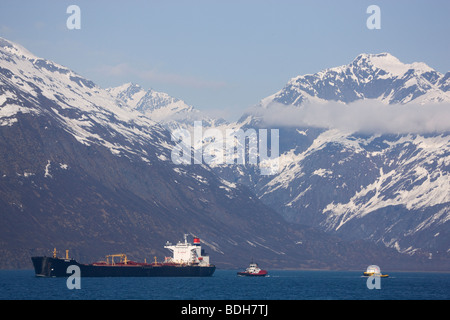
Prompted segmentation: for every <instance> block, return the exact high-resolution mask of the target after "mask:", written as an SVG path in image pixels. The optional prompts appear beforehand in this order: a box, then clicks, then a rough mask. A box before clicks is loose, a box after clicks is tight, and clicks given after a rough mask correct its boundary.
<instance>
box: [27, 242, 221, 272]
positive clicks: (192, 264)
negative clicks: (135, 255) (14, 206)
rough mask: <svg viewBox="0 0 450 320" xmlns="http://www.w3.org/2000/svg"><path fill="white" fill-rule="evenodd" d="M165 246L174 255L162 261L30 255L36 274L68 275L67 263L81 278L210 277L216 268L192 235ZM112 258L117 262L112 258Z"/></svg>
mask: <svg viewBox="0 0 450 320" xmlns="http://www.w3.org/2000/svg"><path fill="white" fill-rule="evenodd" d="M164 248H166V249H168V250H169V251H172V253H173V257H166V259H165V260H164V262H158V261H157V260H156V257H155V262H153V263H147V262H146V261H145V262H135V261H131V260H128V258H127V256H126V255H125V254H112V255H108V256H106V261H99V262H94V263H91V264H83V263H79V262H77V261H76V260H74V259H71V258H69V252H68V250H66V257H65V258H59V257H57V256H56V249H55V250H54V252H53V257H47V256H43V257H42V256H40V257H32V258H31V260H32V261H33V265H34V270H35V275H36V277H67V276H68V275H69V274H68V273H67V269H68V267H69V266H73V265H75V266H78V267H79V268H80V273H81V275H80V276H81V277H209V276H212V275H213V273H214V271H215V270H216V267H215V266H214V265H213V264H210V263H209V256H208V255H206V254H205V252H204V250H203V249H202V248H201V245H200V239H199V238H197V237H194V243H193V244H191V243H189V242H188V241H187V235H185V236H184V243H183V242H181V241H179V242H178V243H177V244H176V245H172V244H171V243H170V242H167V243H166V245H165V246H164ZM114 258H116V259H119V261H114Z"/></svg>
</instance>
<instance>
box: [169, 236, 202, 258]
mask: <svg viewBox="0 0 450 320" xmlns="http://www.w3.org/2000/svg"><path fill="white" fill-rule="evenodd" d="M164 248H166V249H169V250H170V251H172V253H173V257H172V258H166V261H165V262H166V263H167V262H173V263H180V264H198V265H200V266H208V265H209V256H207V255H203V254H204V252H202V247H201V245H200V239H199V238H197V237H194V243H193V244H191V243H189V242H188V241H187V234H185V235H184V243H183V242H181V241H178V243H177V244H176V245H172V244H171V243H170V242H169V241H167V242H166V245H165V246H164Z"/></svg>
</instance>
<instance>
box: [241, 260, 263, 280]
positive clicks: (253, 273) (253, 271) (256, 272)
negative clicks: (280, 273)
mask: <svg viewBox="0 0 450 320" xmlns="http://www.w3.org/2000/svg"><path fill="white" fill-rule="evenodd" d="M237 274H238V276H245V277H265V276H267V274H268V273H267V270H262V269H261V268H259V267H258V264H256V263H254V262H253V261H252V263H250V266H249V267H248V268H247V269H245V271H240V272H238V273H237Z"/></svg>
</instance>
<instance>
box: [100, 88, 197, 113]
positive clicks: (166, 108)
mask: <svg viewBox="0 0 450 320" xmlns="http://www.w3.org/2000/svg"><path fill="white" fill-rule="evenodd" d="M107 91H108V92H109V93H110V94H111V95H113V96H114V97H116V98H117V99H119V100H121V101H122V102H124V103H125V104H127V105H128V106H130V107H131V108H133V109H135V110H137V111H139V112H141V113H143V114H145V115H147V116H148V117H150V118H151V119H153V120H155V121H164V120H168V119H171V118H172V117H174V116H175V115H177V114H180V113H185V112H190V111H192V110H193V107H191V106H189V105H188V104H186V103H185V102H184V101H182V100H180V99H177V98H174V97H171V96H170V95H169V94H167V93H164V92H158V91H155V90H153V89H149V90H145V89H143V88H142V87H141V86H139V85H137V84H134V83H126V84H123V85H121V86H118V87H114V88H109V89H107Z"/></svg>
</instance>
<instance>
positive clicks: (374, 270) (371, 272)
mask: <svg viewBox="0 0 450 320" xmlns="http://www.w3.org/2000/svg"><path fill="white" fill-rule="evenodd" d="M363 275H364V276H365V277H371V276H375V277H380V278H387V277H389V275H387V274H381V270H380V267H379V266H376V265H370V266H368V267H367V270H366V271H365V272H364V273H363Z"/></svg>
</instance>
